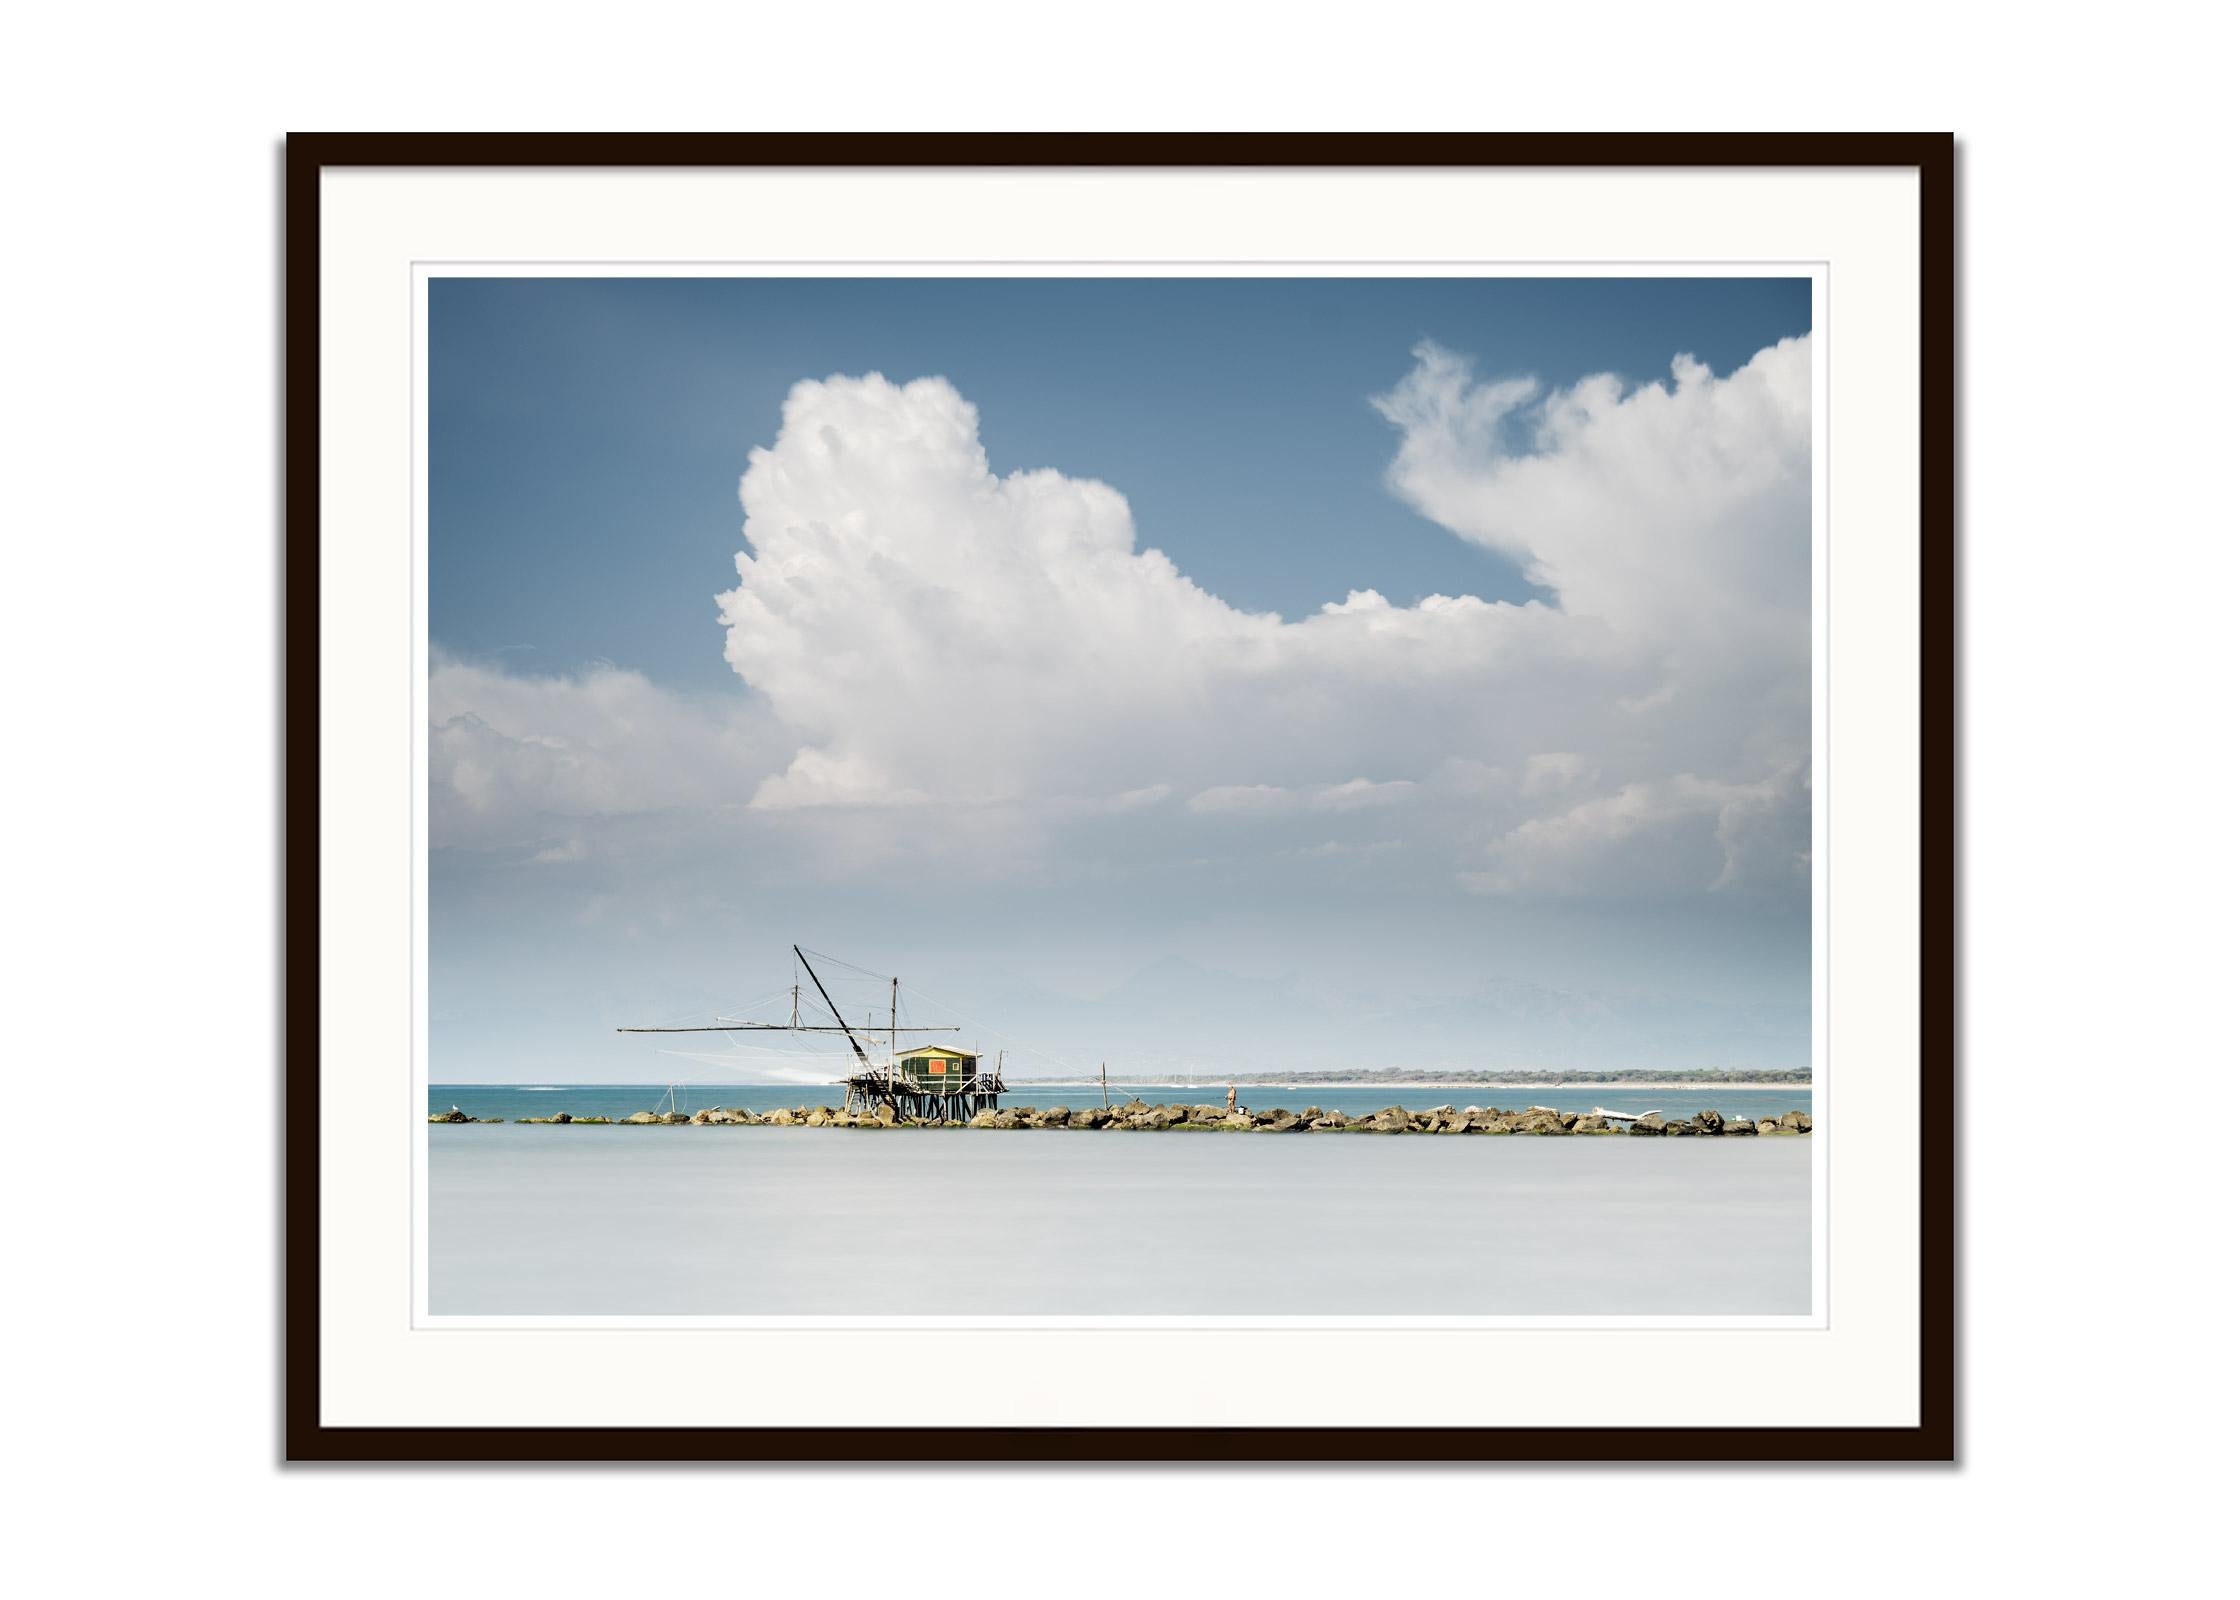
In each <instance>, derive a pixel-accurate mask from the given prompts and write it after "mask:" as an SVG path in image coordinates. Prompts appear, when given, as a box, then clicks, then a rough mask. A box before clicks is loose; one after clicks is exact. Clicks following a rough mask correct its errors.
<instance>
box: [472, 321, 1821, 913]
mask: <svg viewBox="0 0 2240 1600" xmlns="http://www.w3.org/2000/svg"><path fill="white" fill-rule="evenodd" d="M1809 372H1810V351H1809V347H1808V345H1807V344H1806V342H1805V341H1802V340H1795V341H1785V342H1784V343H1782V344H1780V345H1777V346H1775V347H1772V348H1770V349H1768V350H1765V351H1763V352H1761V353H1760V354H1759V355H1757V356H1756V357H1755V358H1754V359H1753V360H1751V361H1750V362H1749V363H1747V364H1746V365H1745V366H1743V367H1742V368H1740V369H1739V370H1737V371H1736V372H1734V373H1732V374H1730V375H1728V376H1726V377H1720V376H1717V375H1715V374H1713V373H1711V372H1710V371H1708V370H1707V369H1705V368H1704V367H1703V366H1701V365H1700V364H1698V363H1696V362H1694V361H1692V360H1690V359H1688V358H1686V357H1683V358H1681V359H1680V360H1678V361H1676V362H1675V364H1674V369H1673V378H1672V380H1671V381H1670V382H1669V383H1660V384H1650V385H1645V386H1641V387H1638V388H1634V389H1631V390H1627V389H1626V388H1625V387H1624V386H1623V385H1621V384H1620V383H1619V382H1618V381H1617V380H1615V379H1611V378H1590V379H1587V380H1585V381H1583V382H1581V383H1579V384H1576V385H1574V386H1571V387H1569V388H1564V389H1557V390H1554V391H1546V390H1543V389H1542V388H1541V387H1540V386H1538V385H1537V384H1535V383H1533V382H1531V381H1530V380H1523V379H1512V380H1504V381H1498V382H1490V383H1482V382H1479V381H1478V380H1477V379H1476V378H1475V377H1474V376H1473V375H1472V373H1471V371H1470V368H1469V366H1468V364H1467V363H1466V362H1464V361H1463V360H1462V359H1461V358H1459V357H1457V356H1455V355H1452V354H1450V353H1448V352H1446V351H1444V350H1442V349H1440V348H1438V347H1436V346H1431V345H1425V346H1423V347H1421V348H1419V349H1418V351H1417V352H1416V359H1415V365H1414V368H1413V370H1412V371H1410V372H1409V373H1408V374H1407V375H1406V376H1405V377H1404V378H1403V379H1402V380H1401V381H1400V382H1399V383H1398V384H1397V385H1396V386H1395V387H1394V388H1393V390H1392V391H1391V392H1390V393H1388V394H1385V395H1382V396H1379V397H1377V398H1376V400H1375V405H1376V407H1377V409H1378V411H1380V412H1381V413H1382V414H1383V415H1384V417H1385V418H1386V419H1387V420H1388V421H1389V422H1390V423H1391V424H1392V425H1393V426H1394V427H1395V428H1396V429H1397V430H1398V446H1397V450H1396V453H1395V456H1394V460H1393V463H1392V467H1391V472H1390V484H1391V487H1392V488H1393V490H1394V492H1396V493H1397V494H1399V495H1400V496H1401V497H1402V498H1403V499H1405V500H1406V501H1407V502H1408V503H1409V504H1410V505H1412V506H1413V507H1415V508H1416V509H1417V510H1418V511H1420V512H1421V513H1422V514H1423V515H1425V516H1427V517H1429V518H1431V519H1432V520H1434V521H1436V522H1438V523H1440V524H1441V525H1443V526H1445V527H1447V528H1449V529H1450V530H1452V531H1453V532H1454V533H1455V534H1456V535H1457V536H1459V537H1462V538H1465V539H1469V540H1473V541H1477V542H1481V543H1484V544H1487V545H1489V546H1491V547H1494V548H1496V549H1498V550H1500V551H1502V552H1503V553H1505V554H1507V555H1508V556H1510V557H1512V558H1513V559H1515V560H1516V561H1518V562H1519V563H1520V564H1521V565H1522V566H1523V567H1524V568H1525V570H1526V571H1527V572H1528V574H1529V575H1530V576H1531V577H1532V578H1533V579H1534V580H1535V581H1536V582H1537V583H1539V584H1541V585H1543V586H1544V587H1545V588H1546V589H1547V590H1548V591H1549V596H1550V597H1549V599H1548V600H1546V601H1544V602H1535V603H1531V604H1523V605H1519V604H1509V603H1491V602H1487V601H1483V600H1480V599H1476V598H1473V597H1469V596H1436V595H1435V596H1431V597H1429V598H1426V599H1424V600H1422V601H1420V602H1418V603H1416V604H1413V605H1396V604H1393V603H1391V602H1389V601H1388V600H1386V599H1385V598H1384V597H1383V596H1381V595H1379V594H1377V593H1374V592H1372V591H1358V592H1355V593H1353V594H1350V595H1348V596H1346V597H1344V598H1343V599H1337V598H1333V600H1332V602H1331V603H1330V604H1328V605H1325V606H1324V607H1323V608H1322V609H1321V610H1320V611H1319V612H1318V613H1316V614H1314V615H1311V616H1308V617H1305V618H1303V619H1301V620H1298V621H1295V622H1286V621H1284V620H1283V619H1282V618H1280V617H1277V616H1274V615H1269V614H1262V613H1254V612H1248V611H1243V610H1239V609H1238V608H1236V607H1234V606H1232V605H1230V604H1228V603H1227V602H1226V601H1224V600H1222V599H1221V598H1219V597H1218V596H1216V595H1213V594H1209V593H1207V592H1206V591H1205V590H1203V589H1201V588H1199V587H1198V586H1197V585H1196V584H1194V583H1192V582H1191V581H1190V579H1189V578H1188V577H1187V576H1186V575H1185V574H1184V573H1182V572H1181V571H1179V570H1177V568H1176V566H1175V564H1174V563H1173V562H1172V561H1170V560H1169V559H1168V558H1167V557H1166V556H1165V555H1163V554H1162V553H1160V551H1159V550H1157V549H1156V548H1150V547H1147V546H1146V545H1145V544H1144V542H1143V541H1142V540H1141V539H1140V538H1139V531H1138V529H1137V528H1136V526H1135V523H1134V519H1133V517H1132V515H1131V513H1130V510H1129V506H1128V503H1127V500H1126V499H1125V498H1124V496H1123V495H1122V494H1121V493H1120V492H1119V491H1118V490H1117V489H1115V488H1113V487H1110V486H1108V485H1105V484H1102V483H1098V482H1095V481H1093V480H1088V479H1082V478H1074V477H1069V476H1066V475H1065V474H1063V473H1062V472H1059V471H1055V470H1036V471H1022V472H1011V473H1008V474H999V473H998V472H996V471H995V470H993V469H992V468H991V466H990V464H989V462H988V460H987V457H986V454H985V452H984V450H983V449H982V446H981V443H980V436H979V418H978V415H977V413H976V412H975V410H974V408H973V406H972V405H971V404H970V402H969V401H968V400H967V399H966V398H965V397H964V396H963V395H961V394H959V393H958V392H957V390H956V389H955V388H954V387H952V386H951V385H950V384H949V383H948V382H946V381H944V380H942V379H939V378H921V379H918V380H917V381H914V382H911V383H907V384H896V383H893V382H890V381H888V380H887V379H886V378H884V377H881V376H879V375H877V374H872V375H869V376H861V377H846V376H836V377H831V378H827V379H824V380H822V381H816V382H804V383H801V384H798V385H796V386H795V388H794V390H793V392H792V394H791V395H790V397H789V398H788V400H787V402H786V406H785V410H784V415H783V418H782V421H781V424H780V426H779V429H778V431H777V434H776V436H775V438H774V439H773V440H772V441H771V442H770V443H769V444H768V445H767V446H766V447H764V448H761V449H758V450H756V451H754V452H753V453H752V455H751V457H750V460H749V464H748V466H747V469H746V472H745V475H744V477H743V478H742V480H741V482H740V487H739V494H740V502H741V504H742V506H743V507H744V509H745V512H746V524H745V532H746V540H747V545H748V549H747V550H746V551H744V552H742V553H741V554H740V555H739V556H738V558H737V567H738V584H737V586H736V587H735V588H733V589H731V590H730V591H729V592H727V593H725V594H723V595H721V596H719V597H718V604H719V607H720V611H721V617H722V621H723V626H724V629H725V646H724V648H725V654H726V657H727V659H728V660H729V662H730V664H731V665H732V667H733V668H734V669H735V670H736V671H737V673H738V675H739V677H740V678H741V679H742V680H744V682H745V683H746V684H748V685H750V686H751V687H752V688H753V689H754V690H755V691H756V694H755V696H754V697H753V711H752V713H751V715H750V714H746V713H742V714H741V715H740V716H739V717H737V718H728V719H727V718H725V717H723V716H721V715H718V714H715V713H712V712H711V711H710V710H709V708H707V707H704V706H703V707H697V708H695V707H685V706H682V705H681V704H674V703H671V704H664V703H662V702H663V701H664V697H663V695H662V692H661V691H659V690H658V689H656V688H654V687H653V686H652V685H650V684H646V683H645V682H644V680H642V679H637V680H635V681H632V680H631V679H630V675H627V674H624V675H611V674H605V673H592V674H584V675H578V676H576V677H574V678H570V679H548V680H537V681H536V683H535V684H534V685H528V686H524V683H523V682H522V681H520V680H511V681H509V680H508V679H507V677H506V675H505V674H502V673H497V672H494V671H489V670H487V669H480V668H476V669H468V668H465V667H461V666H460V665H458V664H456V663H451V664H446V665H445V667H444V668H443V669H442V673H443V676H444V683H443V688H442V691H441V693H439V696H438V698H439V702H440V703H439V707H438V718H437V720H438V723H439V727H438V729H437V732H436V738H437V740H438V744H439V754H438V760H437V776H438V780H439V783H445V784H448V785H450V787H451V790H452V792H451V793H450V794H449V796H448V798H447V799H445V800H443V801H442V802H440V803H439V805H438V808H437V809H438V827H439V833H440V832H441V831H442V829H443V826H444V819H445V818H446V817H448V818H450V819H451V824H452V826H453V827H454V828H455V830H457V831H458V832H459V834H460V836H461V837H483V836H488V835H491V834H493V833H494V832H495V831H502V829H501V828H500V825H499V824H498V822H497V821H496V820H495V819H496V818H497V817H499V816H500V815H501V814H504V813H506V812H507V811H508V810H509V808H510V809H511V810H513V811H515V812H517V813H519V814H521V815H530V814H532V813H533V814H534V815H535V816H536V817H537V818H538V819H539V820H538V822H537V832H536V837H539V838H550V837H552V836H554V829H555V827H556V826H560V825H559V824H555V823H554V821H553V820H552V819H553V818H554V817H555V816H558V817H560V818H561V819H562V822H563V823H564V820H565V818H566V816H568V815H570V814H572V813H576V812H581V811H587V810H588V811H595V812H596V811H609V810H613V809H616V808H621V809H628V808H630V807H632V806H643V807H647V808H651V807H655V806H660V805H665V804H675V805H692V804H701V805H719V804H727V805H731V806H743V807H745V808H746V813H747V814H748V815H750V816H759V817H762V818H766V819H768V823H769V825H770V826H779V825H782V826H783V827H785V828H786V829H787V830H788V834H787V837H788V838H791V839H801V840H806V839H808V838H809V837H810V835H811V834H813V832H814V830H816V829H819V828H823V829H825V830H827V831H829V832H833V833H834V834H835V836H837V834H838V833H840V832H845V833H847V834H848V835H849V836H850V837H851V838H852V839H854V840H856V841H857V843H858V844H860V843H861V842H862V840H863V838H864V830H865V829H866V828H876V827H877V826H878V823H877V821H876V819H878V818H880V817H887V818H890V819H892V821H893V825H894V826H895V827H896V829H898V830H903V829H907V830H908V831H909V833H910V834H911V836H912V837H914V838H915V839H917V840H920V841H923V840H926V839H928V838H932V837H937V836H938V835H937V834H936V833H935V832H934V830H938V829H942V828H944V827H946V828H949V829H950V830H951V833H950V835H949V836H950V837H952V838H956V839H963V840H968V841H969V840H975V839H977V840H993V839H1000V840H1001V841H1002V847H1003V848H1004V849H1005V850H1006V851H1008V852H1011V853H1012V854H1014V855H1017V854H1019V853H1021V852H1031V851H1032V850H1033V849H1034V848H1036V841H1037V840H1038V839H1043V838H1050V839H1055V838H1057V837H1059V836H1060V833H1061V832H1062V830H1065V829H1068V828H1070V829H1073V830H1074V831H1073V832H1072V833H1070V834H1065V835H1064V837H1065V838H1066V839H1067V840H1068V841H1069V846H1068V847H1069V848H1071V847H1078V845H1079V843H1080V832H1079V830H1080V828H1081V827H1082V826H1085V824H1083V823H1082V822H1081V820H1080V819H1083V818H1090V819H1102V821H1101V823H1099V824H1098V825H1100V826H1104V827H1106V828H1111V829H1119V828H1125V829H1126V830H1128V837H1129V839H1130V840H1131V849H1132V850H1133V851H1135V852H1136V853H1137V854H1138V855H1139V856H1140V855H1142V854H1143V853H1145V852H1149V853H1151V854H1163V855H1165V856H1168V857H1171V858H1174V859H1186V858H1189V859H1194V858H1195V857H1196V855H1197V854H1198V853H1199V852H1206V851H1231V852H1233V851H1237V850H1246V849H1254V848H1258V849H1261V850H1263V851H1264V852H1265V853H1266V855H1267V856H1268V857H1269V859H1270V860H1271V861H1274V860H1278V859H1280V860H1282V861H1283V862H1285V863H1287V865H1286V866H1285V867H1284V869H1283V870H1285V871H1289V872H1297V871H1300V870H1305V869H1304V868H1303V867H1302V865H1301V863H1314V862H1325V863H1331V864H1333V865H1332V867H1331V870H1337V867H1336V865H1335V864H1337V863H1341V862H1343V861H1344V860H1346V859H1349V858H1358V856H1359V855H1360V854H1361V853H1362V852H1363V851H1366V850H1369V849H1374V850H1375V851H1376V852H1378V855H1379V859H1380V860H1382V861H1385V862H1388V863H1390V862H1393V861H1395V860H1396V859H1398V858H1399V857H1401V856H1403V855H1407V856H1412V857H1413V858H1414V859H1415V860H1416V861H1417V862H1418V863H1419V864H1420V865H1421V866H1422V867H1423V868H1424V869H1425V870H1427V871H1432V872H1435V873H1436V874H1437V876H1438V878H1439V879H1440V880H1441V881H1444V882H1447V883H1449V884H1450V885H1455V886H1458V887H1459V888H1461V889H1467V890H1471V891H1477V892H1484V893H1500V894H1537V893H1548V894H1561V893H1577V892H1589V893H1608V892H1619V893H1628V892H1659V893H1662V892H1688V891H1720V892H1724V891H1732V890H1738V889H1739V890H1748V889H1752V888H1756V887H1762V886H1765V885H1769V884H1774V885H1779V884H1786V883H1790V882H1792V881H1793V880H1794V878H1795V876H1796V874H1797V873H1798V872H1799V871H1800V863H1801V861H1802V854H1801V852H1802V841H1803V840H1804V839H1806V838H1807V837H1808V835H1809V828H1808V827H1807V826H1805V824H1804V823H1803V821H1802V820H1801V819H1803V818H1805V817H1807V816H1809V810H1808V804H1809V802H1808V797H1807V795H1806V792H1805V784H1804V780H1803V777H1802V774H1803V773H1804V771H1805V770H1806V769H1807V766H1808V762H1809V747H1810V728H1809V722H1808V701H1809V693H1808V691H1809V662H1810V643H1809V640H1810V632H1809V570H1810V569H1809V559H1810V539H1809V527H1810V521H1809V494H1808V490H1809V481H1810V446H1809V440H1810V428H1809V393H1810V386H1809ZM1256 531H1258V532H1261V533H1263V534H1264V532H1265V530H1256ZM820 819H822V820H820ZM960 819H973V820H970V821H965V820H960ZM477 829H479V830H481V831H480V833H477V832H476V831H475V830H477ZM803 830H808V832H804V831H803ZM561 831H562V833H563V834H564V832H565V829H564V826H563V827H562V829H561ZM842 854H843V855H844V856H846V858H847V859H873V858H874V857H875V856H876V852H875V851H874V852H871V853H870V854H866V853H865V852H863V851H862V850H857V851H855V852H853V853H849V852H842ZM556 859H560V858H556Z"/></svg>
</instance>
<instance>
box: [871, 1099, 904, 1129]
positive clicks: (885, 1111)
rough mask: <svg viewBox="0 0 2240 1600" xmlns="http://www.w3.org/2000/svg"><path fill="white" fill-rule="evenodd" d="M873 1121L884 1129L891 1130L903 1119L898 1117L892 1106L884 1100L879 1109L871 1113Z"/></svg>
mask: <svg viewBox="0 0 2240 1600" xmlns="http://www.w3.org/2000/svg"><path fill="white" fill-rule="evenodd" d="M871 1120H872V1121H873V1122H876V1123H877V1124H879V1126H880V1127H882V1128H891V1127H893V1126H894V1125H895V1124H896V1123H897V1122H899V1121H901V1120H902V1119H901V1118H900V1117H899V1116H897V1115H896V1113H895V1109H894V1107H893V1106H892V1105H890V1104H889V1103H888V1102H886V1101H884V1100H882V1101H880V1102H879V1104H878V1107H877V1108H876V1109H875V1110H873V1112H872V1113H871Z"/></svg>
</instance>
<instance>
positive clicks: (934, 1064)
mask: <svg viewBox="0 0 2240 1600" xmlns="http://www.w3.org/2000/svg"><path fill="white" fill-rule="evenodd" d="M948 1070H949V1063H948V1062H946V1061H929V1062H927V1063H926V1071H928V1072H932V1073H943V1072H947V1071H948Z"/></svg>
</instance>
